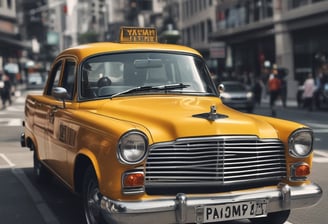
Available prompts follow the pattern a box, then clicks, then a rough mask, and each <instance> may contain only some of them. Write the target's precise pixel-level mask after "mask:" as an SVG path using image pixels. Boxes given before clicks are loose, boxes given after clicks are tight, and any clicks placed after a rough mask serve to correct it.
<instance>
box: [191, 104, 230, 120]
mask: <svg viewBox="0 0 328 224" xmlns="http://www.w3.org/2000/svg"><path fill="white" fill-rule="evenodd" d="M192 116H193V117H198V118H203V119H206V120H209V121H215V120H217V119H220V118H227V117H228V116H227V115H225V114H218V113H217V112H216V106H215V105H212V106H211V107H210V112H209V113H202V114H194V115H192Z"/></svg>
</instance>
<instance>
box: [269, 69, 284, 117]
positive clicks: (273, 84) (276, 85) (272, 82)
mask: <svg viewBox="0 0 328 224" xmlns="http://www.w3.org/2000/svg"><path fill="white" fill-rule="evenodd" d="M268 89H269V94H270V108H271V115H272V117H276V116H277V112H276V108H275V104H276V101H277V98H278V97H279V95H280V89H281V81H280V79H279V78H278V71H277V69H276V68H273V69H272V73H271V75H270V77H269V80H268Z"/></svg>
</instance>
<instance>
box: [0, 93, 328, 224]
mask: <svg viewBox="0 0 328 224" xmlns="http://www.w3.org/2000/svg"><path fill="white" fill-rule="evenodd" d="M23 111H24V96H20V94H17V96H16V97H15V102H14V104H13V105H12V106H10V107H8V108H6V109H5V110H1V111H0V132H1V135H0V180H1V182H0V183H1V188H0V198H1V200H0V217H1V221H0V223H4V224H11V223H14V224H20V223H22V224H25V223H33V224H59V223H61V224H75V223H76V224H80V223H82V220H83V214H82V209H81V204H80V198H79V197H77V196H76V195H74V194H72V193H71V192H70V191H69V190H68V189H66V188H65V187H63V186H62V185H61V184H60V183H59V182H58V181H57V180H56V179H53V180H51V181H50V182H49V183H46V184H43V185H40V184H38V183H36V182H35V180H34V177H33V169H32V152H30V151H29V150H28V149H27V148H21V147H20V143H19V134H20V132H21V131H22V126H21V122H22V118H23ZM277 112H278V113H277V115H278V117H279V118H284V119H288V120H294V121H298V122H302V123H305V124H307V125H309V126H310V127H312V128H313V130H314V133H315V142H314V148H315V153H314V160H313V173H312V175H311V179H312V180H313V181H314V182H317V183H318V184H319V185H320V186H321V187H322V188H323V190H324V195H323V199H322V200H321V201H320V203H319V204H318V205H316V206H315V207H312V208H304V209H299V210H294V211H292V213H291V215H290V218H289V220H288V222H287V223H288V224H291V223H292V224H312V223H315V224H326V223H327V220H328V213H327V211H328V196H327V189H328V178H327V174H326V172H327V170H328V139H327V133H328V111H315V112H307V111H304V110H302V109H298V108H296V107H295V105H294V104H293V103H292V102H291V103H290V106H289V107H287V108H282V107H281V106H278V110H277ZM254 113H257V114H263V115H270V113H271V111H270V110H269V108H268V106H267V104H263V105H261V106H260V107H257V108H256V110H255V111H254ZM227 223H229V224H237V223H239V224H240V223H248V221H238V222H227Z"/></svg>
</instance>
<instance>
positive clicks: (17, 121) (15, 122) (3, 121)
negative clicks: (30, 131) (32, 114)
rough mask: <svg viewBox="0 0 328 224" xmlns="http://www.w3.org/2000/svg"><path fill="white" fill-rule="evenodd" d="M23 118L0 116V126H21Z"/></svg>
mask: <svg viewBox="0 0 328 224" xmlns="http://www.w3.org/2000/svg"><path fill="white" fill-rule="evenodd" d="M22 122H23V119H21V118H0V126H2V127H4V126H10V127H14V126H22Z"/></svg>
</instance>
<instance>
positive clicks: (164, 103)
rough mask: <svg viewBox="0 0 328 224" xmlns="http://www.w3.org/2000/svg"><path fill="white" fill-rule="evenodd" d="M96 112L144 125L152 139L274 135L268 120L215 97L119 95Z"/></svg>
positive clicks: (168, 139)
mask: <svg viewBox="0 0 328 224" xmlns="http://www.w3.org/2000/svg"><path fill="white" fill-rule="evenodd" d="M212 106H215V107H216V115H215V116H214V118H215V119H211V118H213V116H212V117H211V115H210V111H211V107H212ZM213 109H214V108H213ZM96 113H98V114H101V115H103V116H108V117H112V118H115V119H119V120H125V121H128V122H131V123H134V124H135V125H140V126H144V128H146V129H148V130H149V133H150V135H151V136H152V139H153V141H154V142H160V141H170V140H174V139H176V138H182V137H195V136H214V135H256V136H258V137H261V138H276V137H277V132H276V130H275V129H274V128H273V127H272V126H271V125H270V124H269V123H267V122H265V121H262V120H259V119H256V118H254V117H253V116H250V115H247V114H245V113H241V112H238V111H236V110H233V109H231V108H229V107H227V106H225V105H223V104H222V102H221V100H220V99H219V98H218V97H194V96H192V97H191V96H190V97H188V96H183V97H174V96H172V97H167V96H166V97H160V96H157V97H156V96H147V97H142V99H141V98H140V97H130V98H121V97H120V98H114V99H111V100H106V102H105V103H104V104H103V105H102V106H100V107H98V110H97V111H96ZM212 115H213V114H212Z"/></svg>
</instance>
